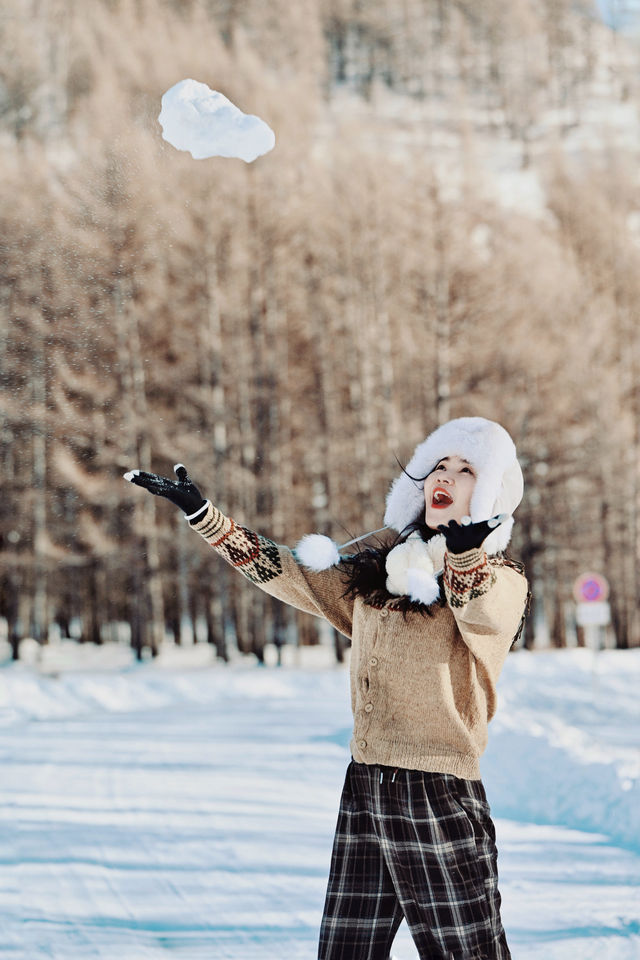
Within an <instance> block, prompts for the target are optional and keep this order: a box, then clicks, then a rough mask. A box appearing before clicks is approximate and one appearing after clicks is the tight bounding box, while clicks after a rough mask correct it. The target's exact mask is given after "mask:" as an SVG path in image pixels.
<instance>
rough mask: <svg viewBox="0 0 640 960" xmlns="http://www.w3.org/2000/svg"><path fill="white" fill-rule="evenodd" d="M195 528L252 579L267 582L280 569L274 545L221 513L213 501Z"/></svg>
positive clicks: (257, 581)
mask: <svg viewBox="0 0 640 960" xmlns="http://www.w3.org/2000/svg"><path fill="white" fill-rule="evenodd" d="M196 529H197V531H198V533H199V534H200V535H201V536H203V537H204V539H205V540H206V541H207V542H208V543H209V544H211V546H212V547H213V548H214V549H215V550H217V551H218V553H219V554H221V555H222V556H223V557H224V559H225V560H226V561H227V562H228V563H230V564H231V566H232V567H235V568H236V569H237V570H239V571H240V573H243V574H244V575H245V577H246V578H247V579H248V580H251V582H252V583H257V584H261V583H268V582H269V580H273V579H274V577H279V576H280V574H281V573H282V563H281V561H280V551H279V549H278V545H277V544H275V543H274V542H273V540H269V539H267V537H263V536H261V535H260V534H259V533H254V532H253V531H252V530H247V528H246V527H242V526H240V525H239V524H237V523H236V522H235V521H234V520H232V519H231V518H230V517H225V515H224V514H223V513H221V512H220V511H219V510H218V509H217V508H216V507H214V506H213V504H212V505H211V506H210V509H209V510H208V512H207V513H206V514H205V517H204V519H203V520H202V521H201V522H200V523H198V524H197V525H196Z"/></svg>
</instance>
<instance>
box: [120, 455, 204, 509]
mask: <svg viewBox="0 0 640 960" xmlns="http://www.w3.org/2000/svg"><path fill="white" fill-rule="evenodd" d="M173 469H174V472H175V475H176V477H177V478H178V479H177V480H170V479H169V478H168V477H159V476H158V474H157V473H145V471H144V470H130V471H129V472H128V473H125V474H124V479H125V480H128V481H129V483H135V485H136V486H137V487H144V489H145V490H148V491H149V493H153V494H155V495H156V496H157V497H165V498H166V499H167V500H170V501H171V503H175V505H176V507H180V509H181V510H183V511H184V513H185V515H186V516H193V514H195V513H197V511H198V510H199V509H200V508H201V507H204V506H205V505H206V503H207V501H206V500H205V499H204V497H203V496H202V494H201V493H200V491H199V490H198V488H197V487H196V485H195V483H194V482H193V480H191V478H190V477H189V474H188V473H187V468H186V467H185V466H184V464H182V463H176V465H175V467H174V468H173Z"/></svg>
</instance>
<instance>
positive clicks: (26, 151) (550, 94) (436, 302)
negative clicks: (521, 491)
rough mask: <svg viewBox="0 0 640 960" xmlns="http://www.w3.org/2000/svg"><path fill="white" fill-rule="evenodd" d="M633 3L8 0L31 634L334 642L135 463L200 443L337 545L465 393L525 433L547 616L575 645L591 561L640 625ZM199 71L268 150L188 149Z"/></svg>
mask: <svg viewBox="0 0 640 960" xmlns="http://www.w3.org/2000/svg"><path fill="white" fill-rule="evenodd" d="M623 19H624V18H621V21H620V24H622V20H623ZM616 26H617V25H616V23H615V22H614V23H613V25H611V23H610V24H605V23H604V22H603V20H602V18H601V17H600V16H599V15H598V11H597V9H596V7H595V5H594V4H593V3H591V2H589V0H574V2H570V0H402V2H398V0H324V2H320V0H299V2H297V3H295V4H293V5H292V4H289V3H288V2H284V0H270V2H269V3H268V4H267V3H265V2H264V0H200V2H196V0H193V2H191V0H180V2H171V0H82V2H79V0H4V2H3V6H2V12H1V13H0V324H1V325H2V336H1V338H0V372H1V376H0V386H1V391H2V393H1V400H2V422H1V425H0V486H1V489H2V494H3V495H2V499H1V501H0V617H1V618H3V620H2V622H4V624H5V627H6V633H7V638H8V639H9V640H10V642H11V644H12V647H13V654H14V656H18V655H19V645H20V640H21V639H22V638H24V637H26V636H31V637H35V639H36V640H38V641H40V642H46V641H47V639H50V638H51V637H54V636H60V635H62V636H71V637H75V638H77V639H78V640H81V641H92V642H96V643H99V642H107V641H109V640H120V641H121V642H131V643H132V644H133V646H134V647H135V649H136V651H137V652H138V654H139V655H140V656H143V655H147V652H148V651H151V652H152V653H153V652H156V651H157V650H158V648H159V645H160V644H161V643H162V642H164V641H165V639H166V638H167V637H173V639H175V640H176V642H191V641H192V640H193V639H194V636H195V638H196V639H198V640H203V641H204V640H206V641H208V642H210V643H212V644H215V647H216V652H217V654H218V655H219V656H220V657H222V658H226V657H227V656H228V655H229V651H230V650H231V649H236V648H238V649H239V650H240V651H242V652H246V653H254V654H256V655H257V656H258V658H259V659H261V658H262V656H263V650H264V646H265V644H266V643H267V642H274V641H275V642H277V643H283V642H286V641H292V642H300V643H313V642H317V641H318V639H320V637H321V631H322V630H323V625H322V624H321V623H320V621H315V620H313V619H312V618H310V617H307V616H306V615H302V614H297V613H295V612H294V611H291V610H290V609H288V608H285V607H283V606H282V605H280V604H279V603H278V602H277V601H272V600H270V599H269V598H267V597H265V596H263V595H262V594H261V593H260V592H259V591H257V590H256V589H255V588H254V587H252V586H251V585H250V584H248V583H245V582H244V580H243V578H241V577H239V576H237V575H235V574H233V573H232V572H231V571H228V570H227V569H226V568H225V567H224V565H223V564H222V562H221V561H219V560H218V558H216V557H215V556H213V555H212V554H211V552H210V551H209V550H208V548H207V547H206V546H205V545H204V544H203V543H201V542H200V541H199V539H198V538H195V539H194V535H193V534H192V533H190V531H189V530H188V528H187V526H186V524H185V523H184V520H183V519H182V516H181V514H180V513H179V511H176V510H175V508H172V507H170V506H167V504H165V503H164V502H161V501H158V500H156V499H155V498H152V497H148V496H145V495H142V494H141V492H140V491H136V490H135V489H133V488H132V487H131V486H129V485H127V484H126V483H124V482H123V480H122V474H123V472H124V471H125V470H127V469H131V468H133V467H141V468H143V469H152V470H154V471H157V472H162V473H165V474H170V472H171V468H172V465H173V463H174V462H175V461H182V462H184V463H185V464H187V466H188V468H189V471H190V473H191V475H192V476H193V477H194V478H195V479H196V480H197V482H198V483H199V485H200V486H201V488H202V489H203V492H204V493H205V494H206V495H207V496H209V497H211V499H213V500H214V502H216V503H217V504H218V505H219V506H220V507H221V508H222V509H223V510H224V511H225V512H227V513H230V514H231V515H232V516H234V517H235V518H236V519H237V520H239V521H241V522H243V523H246V524H247V525H248V526H250V527H251V528H253V529H257V530H259V531H260V532H262V533H264V534H266V535H267V536H270V537H272V538H273V539H275V540H278V541H281V542H286V543H294V542H295V541H297V539H299V537H300V536H302V535H303V534H304V533H308V532H312V531H318V532H322V533H328V534H330V535H331V536H334V537H336V538H337V539H338V540H339V541H342V540H347V539H349V538H350V537H351V536H355V535H356V534H358V533H361V532H362V531H365V530H370V529H374V528H377V527H379V526H380V525H381V523H382V513H383V507H384V497H385V495H386V492H387V489H388V486H389V483H390V481H391V480H392V479H393V477H394V476H396V475H397V473H398V469H399V468H398V463H397V460H396V458H398V459H399V460H400V461H401V462H402V463H406V462H407V460H408V458H409V457H410V455H411V452H412V450H413V448H414V446H415V444H416V443H417V442H419V441H420V440H422V439H423V438H424V436H426V434H427V433H428V432H429V431H430V430H432V429H433V428H434V427H435V426H436V425H437V424H438V423H441V422H443V421H444V420H446V419H448V418H450V417H454V416H461V415H480V416H486V417H490V418H491V419H496V420H498V421H500V422H501V423H502V424H504V425H505V426H506V427H507V429H508V430H509V431H510V432H511V434H512V435H513V437H514V438H515V440H516V443H517V446H518V451H519V457H520V461H521V463H522V466H523V469H524V473H525V488H526V495H525V499H524V501H523V503H522V504H521V506H520V507H519V509H518V512H517V522H516V525H515V528H514V536H513V539H512V543H511V546H510V552H511V554H512V555H513V556H514V557H516V558H518V559H520V560H522V561H523V562H524V563H525V566H526V570H527V574H528V576H529V579H530V581H531V585H532V592H533V605H532V612H531V615H530V616H529V619H528V621H527V625H526V630H525V635H524V638H523V641H522V642H524V643H525V644H526V645H527V646H529V647H532V646H534V645H535V644H538V645H544V644H547V643H551V644H554V645H557V646H564V645H566V644H567V643H569V644H571V643H575V642H581V636H580V631H577V632H576V630H575V622H574V614H575V605H574V601H573V598H572V593H571V588H572V584H573V581H574V579H575V578H576V576H577V575H578V574H580V573H582V572H584V571H586V570H596V571H600V572H601V573H604V574H606V576H607V578H608V579H609V582H610V584H611V597H610V600H611V605H612V618H613V619H612V627H611V629H610V632H609V642H611V643H614V644H616V645H618V646H620V647H627V646H634V645H638V644H639V643H640V616H639V614H640V609H639V602H638V598H639V597H640V483H639V471H640V382H639V377H638V373H639V369H640V353H639V351H640V325H639V323H638V320H639V311H640V177H639V169H640V168H639V165H638V159H639V154H640V137H639V136H638V134H639V130H640V124H639V112H638V111H639V107H640V81H639V73H638V63H639V59H640V57H639V49H640V47H639V41H638V38H637V36H634V34H633V32H632V31H630V30H629V29H626V30H623V29H621V28H620V29H617V28H616ZM618 26H620V25H618ZM625 26H626V27H627V28H628V26H629V22H628V18H627V19H626V20H625ZM186 77H192V78H194V79H196V80H200V81H203V82H205V83H207V84H208V85H209V86H210V87H211V88H212V89H216V90H220V91H221V92H223V93H224V94H225V95H226V96H228V97H229V98H230V99H231V100H232V101H233V102H234V103H236V104H238V105H239V106H240V107H241V108H242V109H243V110H245V111H246V112H248V113H255V114H257V115H259V116H260V117H262V118H263V119H264V120H266V122H267V123H269V125H270V126H271V127H272V128H273V129H274V131H275V133H276V147H275V149H274V150H273V151H272V152H271V153H270V154H268V155H266V156H265V157H262V158H260V159H259V160H257V161H255V162H254V163H253V164H250V165H246V164H244V163H243V162H242V161H240V160H221V159H217V160H216V159H213V160H206V161H194V160H192V159H191V157H189V156H188V155H186V154H182V153H179V152H178V151H176V150H174V149H173V148H172V147H170V146H169V145H168V144H166V143H165V142H164V141H163V140H162V139H161V131H160V127H159V126H158V124H157V115H158V113H159V109H160V97H161V95H162V93H163V92H164V91H165V90H167V89H168V88H169V87H170V86H172V85H173V84H174V83H176V82H177V81H178V80H181V79H184V78H186ZM333 641H334V642H335V643H336V652H337V655H338V657H340V656H341V655H342V649H341V641H340V639H339V638H337V637H333Z"/></svg>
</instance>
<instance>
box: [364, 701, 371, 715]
mask: <svg viewBox="0 0 640 960" xmlns="http://www.w3.org/2000/svg"><path fill="white" fill-rule="evenodd" d="M364 710H365V713H371V711H372V710H373V704H372V703H367V704H366V705H365V708H364Z"/></svg>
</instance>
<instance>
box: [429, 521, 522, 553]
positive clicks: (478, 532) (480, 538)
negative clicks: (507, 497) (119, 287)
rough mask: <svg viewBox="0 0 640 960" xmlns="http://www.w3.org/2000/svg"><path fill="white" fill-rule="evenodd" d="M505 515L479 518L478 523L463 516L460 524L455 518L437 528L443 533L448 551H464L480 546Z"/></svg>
mask: <svg viewBox="0 0 640 960" xmlns="http://www.w3.org/2000/svg"><path fill="white" fill-rule="evenodd" d="M507 517H508V514H506V513H499V514H498V516H497V517H492V518H491V519H490V520H480V521H479V522H478V523H472V522H471V520H470V519H469V518H468V517H465V518H464V519H463V522H462V524H460V523H458V521H457V520H450V521H449V523H447V524H444V523H441V524H440V525H439V526H438V530H440V532H441V533H442V534H443V535H444V539H445V541H446V544H447V550H448V551H449V553H466V552H467V550H474V549H476V548H477V547H481V546H482V544H483V543H484V541H485V540H486V539H487V537H488V536H489V534H490V533H491V531H492V530H495V528H496V527H499V526H500V524H501V523H504V521H505V520H506V519H507ZM465 520H466V521H467V522H466V523H465V522H464V521H465Z"/></svg>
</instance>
